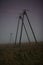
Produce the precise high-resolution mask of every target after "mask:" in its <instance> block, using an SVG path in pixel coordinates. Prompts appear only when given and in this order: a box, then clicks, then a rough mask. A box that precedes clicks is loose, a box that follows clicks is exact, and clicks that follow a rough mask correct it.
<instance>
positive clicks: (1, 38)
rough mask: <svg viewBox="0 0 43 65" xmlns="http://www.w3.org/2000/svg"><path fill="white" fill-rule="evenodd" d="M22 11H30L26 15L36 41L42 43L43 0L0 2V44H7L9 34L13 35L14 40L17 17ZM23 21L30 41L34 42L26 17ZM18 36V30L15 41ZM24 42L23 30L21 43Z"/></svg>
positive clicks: (1, 0)
mask: <svg viewBox="0 0 43 65" xmlns="http://www.w3.org/2000/svg"><path fill="white" fill-rule="evenodd" d="M23 9H29V10H30V11H29V12H27V14H28V17H29V20H30V23H31V25H32V28H33V30H34V33H35V35H36V38H37V40H38V41H43V0H0V43H4V42H9V39H10V33H13V39H14V40H15V35H16V30H17V23H18V17H19V14H20V13H22V11H23ZM24 19H25V20H24V23H25V26H26V28H27V32H28V34H29V37H30V40H31V41H34V38H33V36H32V33H31V30H30V28H29V26H28V23H27V19H26V17H25V18H24ZM20 26H21V22H20ZM19 35H20V28H19V33H18V39H17V41H18V40H19ZM24 41H25V42H26V41H28V40H27V38H26V34H25V31H24V29H23V34H22V42H24Z"/></svg>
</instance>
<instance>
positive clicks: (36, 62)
mask: <svg viewBox="0 0 43 65" xmlns="http://www.w3.org/2000/svg"><path fill="white" fill-rule="evenodd" d="M0 65H43V42H40V43H24V44H22V45H21V46H19V45H18V44H17V45H14V44H0Z"/></svg>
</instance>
